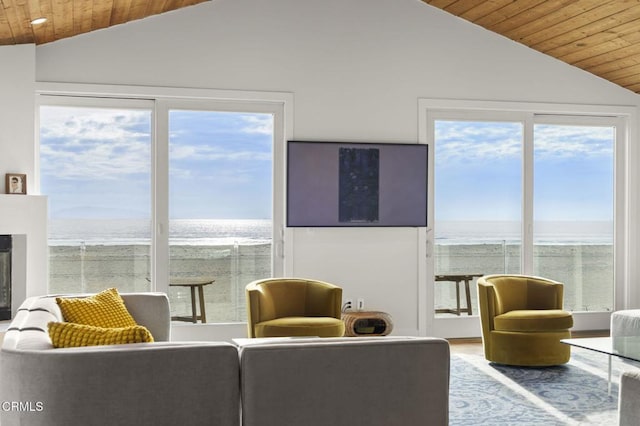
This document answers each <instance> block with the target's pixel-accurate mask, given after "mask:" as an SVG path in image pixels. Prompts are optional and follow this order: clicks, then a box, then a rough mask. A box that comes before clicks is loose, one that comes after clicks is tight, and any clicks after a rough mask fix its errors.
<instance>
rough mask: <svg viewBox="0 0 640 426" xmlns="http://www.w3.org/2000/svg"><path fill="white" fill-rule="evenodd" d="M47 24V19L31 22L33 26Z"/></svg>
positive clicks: (37, 19)
mask: <svg viewBox="0 0 640 426" xmlns="http://www.w3.org/2000/svg"><path fill="white" fill-rule="evenodd" d="M45 22H47V18H36V19H34V20H33V21H31V25H38V24H44V23H45Z"/></svg>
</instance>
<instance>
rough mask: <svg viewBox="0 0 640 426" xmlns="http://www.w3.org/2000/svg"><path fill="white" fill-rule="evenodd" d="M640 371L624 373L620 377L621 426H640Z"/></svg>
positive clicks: (619, 411)
mask: <svg viewBox="0 0 640 426" xmlns="http://www.w3.org/2000/svg"><path fill="white" fill-rule="evenodd" d="M639 400H640V371H638V372H636V371H634V372H630V371H627V372H624V373H622V376H620V394H619V397H618V417H619V424H620V426H638V425H640V405H638V401H639Z"/></svg>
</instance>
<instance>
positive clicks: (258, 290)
mask: <svg viewBox="0 0 640 426" xmlns="http://www.w3.org/2000/svg"><path fill="white" fill-rule="evenodd" d="M246 295H247V316H248V321H247V325H248V336H249V337H289V336H318V337H339V336H342V335H343V334H344V322H342V320H341V319H340V318H341V308H342V289H341V288H340V287H338V286H335V285H333V284H329V283H326V282H323V281H316V280H309V279H301V278H268V279H262V280H257V281H254V282H252V283H250V284H248V285H247V287H246Z"/></svg>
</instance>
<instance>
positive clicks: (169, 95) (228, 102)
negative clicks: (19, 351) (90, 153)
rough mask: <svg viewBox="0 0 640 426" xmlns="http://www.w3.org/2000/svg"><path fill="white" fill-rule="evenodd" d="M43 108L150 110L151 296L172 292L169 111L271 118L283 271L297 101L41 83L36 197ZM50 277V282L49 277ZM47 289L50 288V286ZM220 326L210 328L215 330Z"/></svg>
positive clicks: (275, 270) (276, 264) (276, 243)
mask: <svg viewBox="0 0 640 426" xmlns="http://www.w3.org/2000/svg"><path fill="white" fill-rule="evenodd" d="M45 105H64V106H98V107H100V106H102V107H109V106H110V107H114V108H118V107H126V106H127V105H145V106H147V107H148V106H151V111H152V118H151V120H152V123H151V124H152V129H151V137H152V143H151V192H152V193H151V219H152V232H151V234H152V243H151V266H150V267H151V276H152V284H151V291H159V292H168V289H169V283H168V277H169V237H168V231H169V133H168V132H169V122H168V118H169V115H168V111H169V110H170V109H191V110H211V111H229V112H249V113H251V112H256V113H268V114H272V115H273V117H274V118H273V120H274V121H273V122H274V129H273V158H272V167H273V173H272V180H273V182H272V187H273V199H272V226H273V232H272V249H271V250H272V255H271V262H272V268H271V269H272V275H273V276H280V275H283V273H284V271H285V250H284V235H285V232H284V223H285V222H284V214H285V213H284V212H285V208H284V206H285V198H284V194H285V192H284V188H285V172H284V171H285V161H286V158H285V154H286V141H287V140H289V139H292V138H293V123H292V121H291V120H290V117H292V115H293V96H292V94H290V93H285V92H248V91H235V90H216V89H189V88H167V87H147V86H115V85H113V86H112V85H93V84H75V83H47V82H44V83H37V84H36V102H35V109H36V111H35V117H36V118H35V134H36V137H35V140H36V143H35V147H36V149H35V170H36V172H35V176H34V192H35V193H40V152H39V148H40V139H39V129H40V120H39V115H40V107H41V106H45ZM47 278H48V277H47ZM47 287H48V283H47ZM215 324H220V323H210V324H208V325H215Z"/></svg>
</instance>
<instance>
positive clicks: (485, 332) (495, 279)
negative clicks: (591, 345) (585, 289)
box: [478, 275, 573, 366]
mask: <svg viewBox="0 0 640 426" xmlns="http://www.w3.org/2000/svg"><path fill="white" fill-rule="evenodd" d="M563 294H564V287H563V284H562V283H559V282H557V281H553V280H549V279H546V278H540V277H532V276H526V275H485V276H484V277H482V278H479V279H478V304H479V307H480V322H481V324H482V344H483V346H484V355H485V358H486V359H487V360H489V361H492V362H495V363H498V364H507V365H522V366H548V365H559V364H564V363H566V362H568V361H569V358H570V357H571V349H570V347H569V345H565V344H563V343H560V339H566V338H569V337H571V331H570V330H569V329H570V328H571V327H573V317H572V316H571V313H569V312H567V311H565V310H563Z"/></svg>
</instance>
